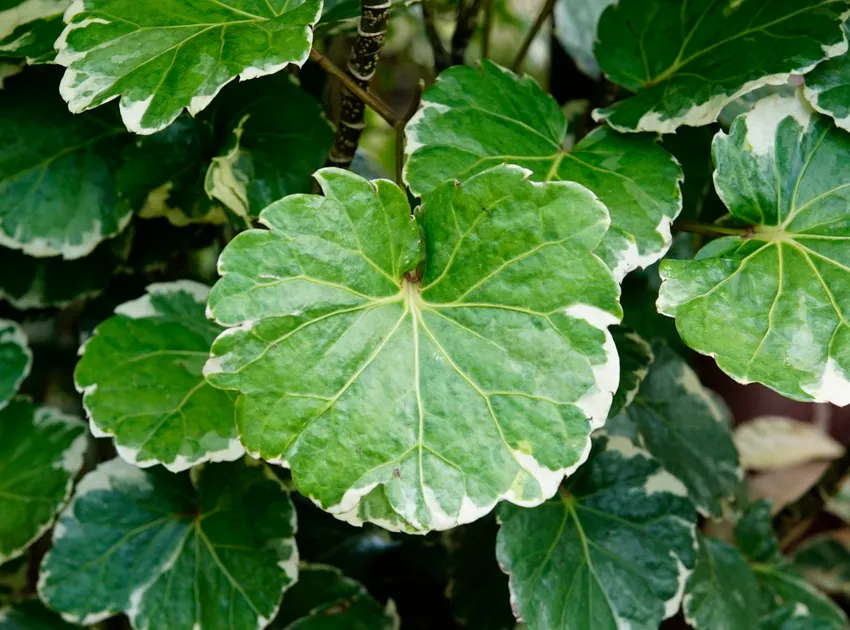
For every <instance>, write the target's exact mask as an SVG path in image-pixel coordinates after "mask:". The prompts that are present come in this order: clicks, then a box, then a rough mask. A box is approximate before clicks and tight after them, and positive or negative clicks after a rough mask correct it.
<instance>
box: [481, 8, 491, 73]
mask: <svg viewBox="0 0 850 630" xmlns="http://www.w3.org/2000/svg"><path fill="white" fill-rule="evenodd" d="M493 2H494V0H484V28H483V32H482V33H481V58H482V59H487V58H488V57H489V56H490V32H491V31H492V30H493Z"/></svg>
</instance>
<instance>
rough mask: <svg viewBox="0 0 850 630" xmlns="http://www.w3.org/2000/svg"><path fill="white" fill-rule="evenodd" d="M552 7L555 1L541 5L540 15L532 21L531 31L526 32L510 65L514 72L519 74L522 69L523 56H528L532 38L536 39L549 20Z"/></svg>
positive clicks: (547, 1)
mask: <svg viewBox="0 0 850 630" xmlns="http://www.w3.org/2000/svg"><path fill="white" fill-rule="evenodd" d="M554 6H555V0H546V2H545V3H544V4H543V8H542V9H540V13H538V14H537V19H535V20H534V24H532V26H531V30H530V31H528V34H527V35H526V36H525V40H523V42H522V46H520V48H519V52H518V53H517V55H516V58H514V62H513V64H512V65H511V69H512V70H513V71H514V72H519V70H520V68H521V67H522V62H523V61H525V56H526V55H527V54H528V51H529V49H530V48H531V44H532V43H533V42H534V38H535V37H537V33H539V32H540V29H541V28H543V25H544V24H545V23H546V20H547V19H549V15H550V14H551V13H552V9H553V8H554Z"/></svg>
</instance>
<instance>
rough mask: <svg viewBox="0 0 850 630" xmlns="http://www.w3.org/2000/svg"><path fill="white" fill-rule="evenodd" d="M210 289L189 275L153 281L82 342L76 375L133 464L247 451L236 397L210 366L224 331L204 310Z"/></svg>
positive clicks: (96, 427) (101, 423) (181, 465)
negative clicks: (208, 371) (207, 375)
mask: <svg viewBox="0 0 850 630" xmlns="http://www.w3.org/2000/svg"><path fill="white" fill-rule="evenodd" d="M207 292H208V287H206V286H204V285H202V284H198V283H197V282H191V281H188V280H181V281H178V282H168V283H163V284H152V285H150V286H149V287H148V288H147V294H146V295H144V296H143V297H141V298H139V299H137V300H134V301H132V302H127V303H126V304H122V305H121V306H119V307H118V308H116V309H115V312H116V315H115V316H114V317H111V318H110V319H107V320H106V321H105V322H103V323H102V324H100V325H99V326H98V327H97V328H96V329H95V332H94V336H93V337H92V338H90V339H89V340H88V341H87V342H86V343H85V344H84V345H83V347H82V349H81V350H82V358H81V359H80V362H79V363H78V364H77V368H76V370H75V372H74V381H75V383H76V385H77V388H78V389H79V390H80V391H81V392H82V393H83V406H84V407H85V409H86V413H87V414H88V417H89V420H90V421H91V427H92V431H93V432H94V434H95V435H96V436H98V437H114V438H115V446H116V449H117V451H118V453H119V454H120V455H121V457H123V458H124V459H125V460H127V461H128V462H130V463H132V464H136V465H137V466H143V467H145V466H152V465H154V464H163V465H165V467H166V468H168V469H169V470H171V471H180V470H184V469H186V468H189V467H191V466H194V465H196V464H198V463H200V462H204V461H222V460H233V459H237V458H239V457H241V456H242V454H243V453H244V450H243V449H242V445H241V444H240V443H239V440H238V439H237V437H236V423H235V421H234V410H233V399H232V397H231V396H230V395H229V394H227V393H226V392H223V391H220V390H217V389H215V388H213V387H211V386H210V385H208V384H207V382H206V381H205V380H204V377H203V374H202V369H203V366H204V363H205V362H206V360H207V358H208V357H209V347H210V344H211V343H212V341H213V339H215V337H216V335H218V334H220V333H221V328H220V327H219V326H216V325H215V324H213V323H211V322H208V321H207V320H206V318H205V317H204V305H205V301H206V297H207Z"/></svg>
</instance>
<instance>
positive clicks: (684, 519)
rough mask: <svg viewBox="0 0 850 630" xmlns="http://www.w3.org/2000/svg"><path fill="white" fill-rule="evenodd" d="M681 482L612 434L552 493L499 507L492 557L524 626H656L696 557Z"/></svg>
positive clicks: (593, 629)
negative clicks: (530, 502)
mask: <svg viewBox="0 0 850 630" xmlns="http://www.w3.org/2000/svg"><path fill="white" fill-rule="evenodd" d="M686 494H687V491H686V490H685V488H684V486H683V485H682V484H681V483H680V482H679V481H678V480H677V479H676V478H675V477H673V476H672V475H670V474H669V473H667V472H665V471H664V470H663V469H662V468H661V467H660V465H659V464H658V462H656V461H655V460H654V459H652V458H651V457H650V456H649V455H648V454H647V453H645V452H644V451H642V450H640V449H638V448H635V447H634V446H633V445H632V443H631V442H629V441H628V440H627V439H626V438H623V437H620V436H612V437H610V438H608V437H601V438H598V439H596V440H595V441H594V445H593V453H591V456H590V459H589V460H588V461H587V463H586V464H584V466H582V467H581V468H580V469H579V471H578V472H577V473H576V474H575V475H574V476H573V477H572V478H571V479H570V480H569V481H568V482H567V483H566V484H565V485H564V487H562V488H561V491H560V493H559V494H558V495H557V496H555V497H554V498H552V499H550V500H549V501H547V502H546V503H544V504H543V505H541V506H539V507H536V508H534V509H531V510H526V509H521V508H516V507H513V506H510V505H504V506H502V507H500V508H499V518H500V520H501V521H502V528H501V530H500V531H499V537H498V542H497V548H496V554H497V556H498V558H499V563H500V564H501V566H502V567H503V569H504V571H505V572H506V573H508V575H509V576H510V587H511V601H512V603H513V606H514V611H515V613H516V614H517V615H518V616H519V617H521V618H522V619H523V620H525V622H526V623H527V624H528V626H529V628H547V629H548V630H599V629H601V628H605V629H606V630H607V629H608V628H611V629H612V630H613V629H615V628H631V629H633V630H657V628H658V626H659V624H660V623H661V621H662V619H666V618H668V617H671V616H673V615H674V614H676V612H677V611H678V610H679V605H680V604H681V602H682V593H683V591H684V586H685V580H686V579H687V577H688V575H689V573H690V571H691V569H692V568H693V566H694V562H695V560H696V558H695V556H696V553H695V540H694V535H695V533H694V532H695V524H694V521H695V520H696V514H695V512H694V508H693V506H692V505H691V503H690V501H689V500H688V499H687V496H686Z"/></svg>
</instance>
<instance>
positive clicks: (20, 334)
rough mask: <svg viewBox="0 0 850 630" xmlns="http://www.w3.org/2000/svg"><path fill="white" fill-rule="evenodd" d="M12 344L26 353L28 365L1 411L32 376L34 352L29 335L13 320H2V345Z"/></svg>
mask: <svg viewBox="0 0 850 630" xmlns="http://www.w3.org/2000/svg"><path fill="white" fill-rule="evenodd" d="M1 296H2V292H0V297H1ZM7 343H11V344H13V345H16V346H18V347H19V348H20V349H21V351H22V352H23V353H24V356H25V357H26V359H27V362H26V365H24V369H23V370H21V373H20V375H19V376H18V378H16V379H15V381H14V383H13V384H12V394H11V396H10V397H9V399H8V400H0V409H3V408H5V407H6V406H7V405H8V404H9V403H10V402H11V401H12V400H13V399H14V397H15V394H16V393H17V391H18V389H20V387H21V383H23V382H24V380H25V379H26V377H27V376H29V374H30V370H32V350H30V347H29V339H28V338H27V334H26V333H25V332H24V330H23V328H21V327H20V326H19V325H18V323H17V322H14V321H12V320H11V319H0V344H7Z"/></svg>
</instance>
